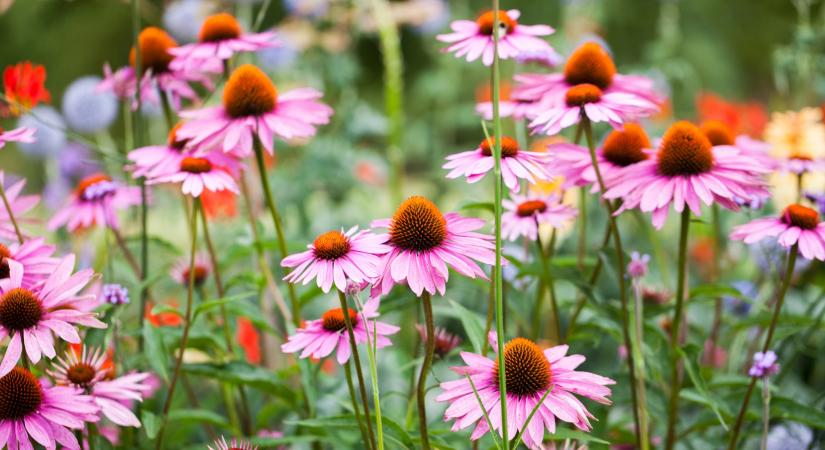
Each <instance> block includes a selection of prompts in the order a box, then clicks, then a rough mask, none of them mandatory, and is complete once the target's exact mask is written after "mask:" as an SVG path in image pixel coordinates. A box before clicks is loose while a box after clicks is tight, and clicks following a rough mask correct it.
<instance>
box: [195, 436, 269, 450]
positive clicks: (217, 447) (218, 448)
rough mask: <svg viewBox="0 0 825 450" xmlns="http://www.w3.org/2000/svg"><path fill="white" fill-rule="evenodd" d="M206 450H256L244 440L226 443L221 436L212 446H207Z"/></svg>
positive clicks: (256, 448)
mask: <svg viewBox="0 0 825 450" xmlns="http://www.w3.org/2000/svg"><path fill="white" fill-rule="evenodd" d="M213 446H214V447H213ZM206 448H207V449H208V450H258V446H257V445H252V444H251V443H250V442H247V441H244V440H237V439H232V440H231V441H229V442H228V443H227V442H226V438H224V437H223V436H221V439H220V440H219V441H215V442H214V443H213V444H212V445H207V446H206Z"/></svg>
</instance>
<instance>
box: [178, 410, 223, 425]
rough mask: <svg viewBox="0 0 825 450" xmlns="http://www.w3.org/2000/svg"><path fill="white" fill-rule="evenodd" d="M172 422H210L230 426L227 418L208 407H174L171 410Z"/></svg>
mask: <svg viewBox="0 0 825 450" xmlns="http://www.w3.org/2000/svg"><path fill="white" fill-rule="evenodd" d="M169 421H170V422H194V423H208V424H210V425H215V426H218V427H223V428H229V424H228V423H227V421H226V419H225V418H224V417H223V416H222V415H220V414H218V413H215V412H212V411H209V410H206V409H174V410H172V411H169Z"/></svg>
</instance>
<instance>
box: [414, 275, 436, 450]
mask: <svg viewBox="0 0 825 450" xmlns="http://www.w3.org/2000/svg"><path fill="white" fill-rule="evenodd" d="M421 305H422V306H423V308H424V324H425V328H426V330H427V339H426V344H427V346H426V349H425V350H424V362H422V363H421V373H420V374H419V375H418V395H417V397H416V398H417V400H418V426H419V428H420V431H421V448H423V449H424V450H429V449H430V436H429V433H428V431H427V402H426V397H427V375H428V374H429V373H430V366H431V365H432V363H433V353H435V323H434V322H433V305H432V301H431V299H430V293H429V292H427V291H424V292H423V293H422V294H421Z"/></svg>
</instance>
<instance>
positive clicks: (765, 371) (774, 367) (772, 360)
mask: <svg viewBox="0 0 825 450" xmlns="http://www.w3.org/2000/svg"><path fill="white" fill-rule="evenodd" d="M776 360H777V358H776V353H774V352H773V350H768V351H766V352H756V353H754V355H753V365H752V366H751V368H750V370H748V375H750V376H752V377H754V378H765V377H769V376H771V375H773V374H775V373H777V372H779V364H777V362H776Z"/></svg>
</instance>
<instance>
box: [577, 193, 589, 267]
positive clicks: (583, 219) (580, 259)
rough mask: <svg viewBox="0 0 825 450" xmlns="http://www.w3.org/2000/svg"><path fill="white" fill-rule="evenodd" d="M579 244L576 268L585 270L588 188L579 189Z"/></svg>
mask: <svg viewBox="0 0 825 450" xmlns="http://www.w3.org/2000/svg"><path fill="white" fill-rule="evenodd" d="M578 219H579V242H578V250H577V252H576V267H578V268H579V270H584V254H585V252H587V188H585V187H581V188H579V218H578Z"/></svg>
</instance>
